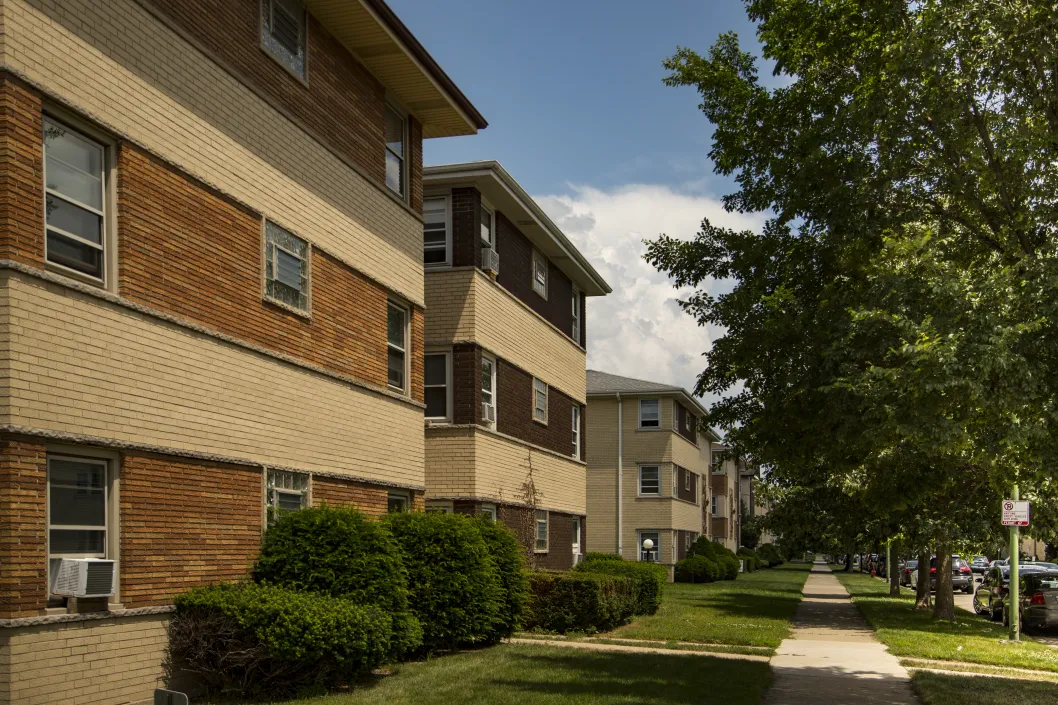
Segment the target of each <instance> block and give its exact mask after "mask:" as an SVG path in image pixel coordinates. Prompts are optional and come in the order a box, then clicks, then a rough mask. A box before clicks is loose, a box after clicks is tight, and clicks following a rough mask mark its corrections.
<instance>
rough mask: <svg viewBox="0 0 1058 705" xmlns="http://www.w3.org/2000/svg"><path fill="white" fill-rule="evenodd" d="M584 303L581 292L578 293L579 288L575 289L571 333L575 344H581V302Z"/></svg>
mask: <svg viewBox="0 0 1058 705" xmlns="http://www.w3.org/2000/svg"><path fill="white" fill-rule="evenodd" d="M581 301H582V299H581V296H580V292H579V291H577V287H573V310H572V314H573V330H572V331H571V333H572V336H573V342H574V343H577V344H579V343H580V302H581Z"/></svg>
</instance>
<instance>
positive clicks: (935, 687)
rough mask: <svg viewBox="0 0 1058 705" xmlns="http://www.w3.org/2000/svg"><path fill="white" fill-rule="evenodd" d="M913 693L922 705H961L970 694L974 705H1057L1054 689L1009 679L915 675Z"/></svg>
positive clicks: (1057, 689) (1049, 684) (934, 674)
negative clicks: (966, 695)
mask: <svg viewBox="0 0 1058 705" xmlns="http://www.w3.org/2000/svg"><path fill="white" fill-rule="evenodd" d="M912 683H913V685H914V688H915V692H916V693H918V696H919V699H920V700H921V701H922V703H923V705H963V704H964V703H965V702H966V700H965V694H967V693H972V694H973V697H972V699H971V700H972V702H973V703H974V705H1058V686H1055V685H1054V684H1053V683H1041V682H1034V681H1027V680H1019V679H1013V678H988V677H981V676H953V675H947V674H941V673H924V672H922V671H920V672H918V673H916V674H915V675H914V676H913V677H912Z"/></svg>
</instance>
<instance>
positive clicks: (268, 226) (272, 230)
mask: <svg viewBox="0 0 1058 705" xmlns="http://www.w3.org/2000/svg"><path fill="white" fill-rule="evenodd" d="M265 232H266V233H267V236H268V243H269V244H275V245H279V246H280V247H282V248H283V249H284V250H287V251H288V252H293V253H294V254H295V255H297V256H298V257H300V258H301V259H305V258H306V257H308V254H309V244H308V243H307V242H305V241H304V240H302V239H301V238H300V237H298V236H297V235H295V234H293V233H292V232H290V231H289V230H287V229H286V228H284V227H282V226H281V225H276V224H275V223H273V222H272V221H270V220H269V221H266V222H265Z"/></svg>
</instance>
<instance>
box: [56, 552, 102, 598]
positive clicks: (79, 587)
mask: <svg viewBox="0 0 1058 705" xmlns="http://www.w3.org/2000/svg"><path fill="white" fill-rule="evenodd" d="M116 572H117V571H116V570H115V563H114V561H107V560H102V559H99V558H62V559H60V560H59V566H58V570H56V571H55V578H54V584H53V587H52V593H54V594H56V595H63V596H65V597H113V596H114V583H115V578H116V577H117V576H116V575H115V573H116Z"/></svg>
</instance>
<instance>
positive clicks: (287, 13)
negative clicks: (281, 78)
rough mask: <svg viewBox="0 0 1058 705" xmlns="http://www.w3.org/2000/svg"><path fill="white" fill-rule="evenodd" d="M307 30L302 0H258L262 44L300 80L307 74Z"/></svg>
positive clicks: (305, 77) (280, 63)
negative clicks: (259, 3) (259, 2)
mask: <svg viewBox="0 0 1058 705" xmlns="http://www.w3.org/2000/svg"><path fill="white" fill-rule="evenodd" d="M307 34H308V31H307V22H306V15H305V8H304V6H303V5H302V4H301V0H261V48H262V49H264V50H265V52H266V53H267V54H268V55H269V56H271V57H272V58H273V59H275V60H276V61H277V62H279V65H280V66H282V67H283V68H285V69H286V70H287V71H289V72H290V73H292V74H294V76H296V77H297V78H299V79H301V80H302V81H304V80H306V79H307V77H308V73H307V65H308V62H307V61H306V51H305V47H306V46H307V41H306V38H307Z"/></svg>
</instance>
